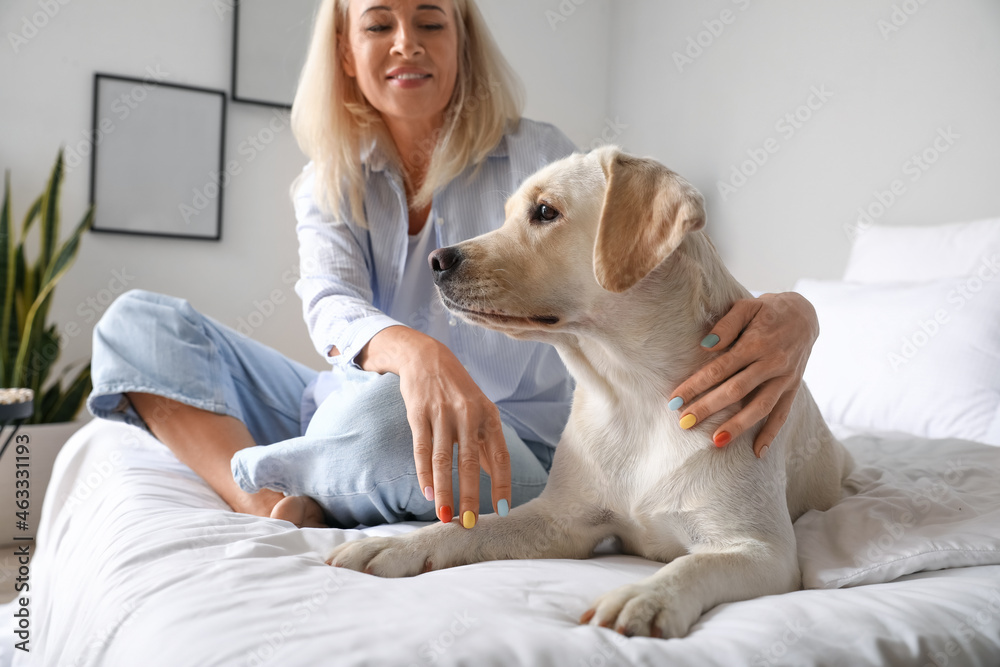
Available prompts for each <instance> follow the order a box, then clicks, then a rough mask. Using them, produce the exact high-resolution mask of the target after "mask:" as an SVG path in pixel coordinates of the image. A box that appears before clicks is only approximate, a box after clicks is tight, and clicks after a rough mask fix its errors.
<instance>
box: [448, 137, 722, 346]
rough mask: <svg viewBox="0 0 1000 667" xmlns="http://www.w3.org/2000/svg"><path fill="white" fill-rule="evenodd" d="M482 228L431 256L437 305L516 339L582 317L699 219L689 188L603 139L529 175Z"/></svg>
mask: <svg viewBox="0 0 1000 667" xmlns="http://www.w3.org/2000/svg"><path fill="white" fill-rule="evenodd" d="M505 210H506V216H507V217H506V221H505V222H504V224H503V226H502V227H501V228H500V229H498V230H496V231H494V232H491V233H489V234H484V235H482V236H478V237H476V238H474V239H470V240H468V241H465V242H463V243H460V244H458V245H455V246H450V247H447V248H441V249H439V250H436V251H435V252H433V253H431V255H430V257H429V261H430V264H431V269H432V271H433V274H434V281H435V283H436V284H437V286H438V289H439V290H440V292H441V296H442V299H443V301H444V304H445V305H446V306H447V307H448V308H449V309H450V310H452V311H453V312H455V313H458V314H459V315H461V316H462V317H464V318H465V319H467V320H469V321H471V322H474V323H476V324H480V325H483V326H486V327H489V328H491V329H497V330H499V331H503V332H505V333H508V334H510V335H513V336H516V337H529V338H531V337H535V336H533V335H532V334H533V333H535V334H538V333H543V332H551V331H558V330H560V329H562V328H564V327H567V326H572V325H573V324H574V323H579V322H583V321H586V320H587V319H588V318H589V317H590V315H591V314H592V313H594V312H596V310H595V309H596V308H599V307H600V305H601V304H602V303H604V302H606V300H607V299H608V298H610V297H613V295H615V294H620V293H622V292H626V291H628V290H630V289H632V288H633V287H635V286H636V285H637V284H638V283H639V282H641V281H642V280H643V278H645V277H646V276H648V275H649V274H650V273H651V272H652V271H653V270H654V269H655V268H656V267H657V266H659V265H660V263H662V262H663V261H664V260H665V259H666V258H667V257H669V256H670V254H671V253H673V252H674V250H676V249H677V247H678V246H679V245H680V244H681V241H683V239H684V236H685V235H686V234H687V233H688V232H691V231H694V230H697V229H700V228H701V227H702V226H704V224H705V212H704V204H703V200H702V197H701V195H700V194H699V193H698V191H697V190H695V188H694V187H693V186H691V185H690V184H689V183H688V182H687V181H685V180H684V179H682V178H681V177H680V176H678V175H677V174H676V173H674V172H672V171H670V170H669V169H667V168H666V167H664V166H663V165H662V164H660V163H658V162H656V161H655V160H651V159H646V158H637V157H633V156H630V155H626V154H625V153H622V152H621V151H620V150H619V149H618V148H616V147H613V146H607V147H603V148H599V149H597V150H594V151H591V152H590V153H587V154H581V153H575V154H573V155H571V156H569V157H567V158H565V159H563V160H560V161H558V162H554V163H552V164H550V165H548V166H547V167H545V168H543V169H541V170H540V171H539V172H537V173H536V174H534V175H533V176H531V177H529V178H528V179H527V180H526V181H525V182H524V184H522V185H521V187H520V188H519V189H518V191H517V192H516V193H514V195H513V196H511V197H510V199H509V200H508V201H507V204H506V207H505Z"/></svg>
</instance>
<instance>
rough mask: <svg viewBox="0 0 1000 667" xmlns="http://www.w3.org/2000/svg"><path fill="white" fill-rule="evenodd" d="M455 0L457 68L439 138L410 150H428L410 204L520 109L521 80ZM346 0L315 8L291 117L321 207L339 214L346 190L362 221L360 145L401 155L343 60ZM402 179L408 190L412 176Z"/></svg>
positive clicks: (461, 166) (473, 155) (472, 13)
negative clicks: (310, 167)
mask: <svg viewBox="0 0 1000 667" xmlns="http://www.w3.org/2000/svg"><path fill="white" fill-rule="evenodd" d="M453 1H454V7H455V14H456V16H455V19H456V23H457V29H458V54H459V55H458V75H457V78H456V81H455V90H454V92H453V93H452V96H451V100H450V101H449V103H448V107H447V108H446V111H445V123H444V126H443V128H442V129H441V131H440V133H439V136H438V137H437V140H436V142H435V143H434V145H433V146H427V147H425V148H426V149H427V150H423V147H422V148H421V149H418V152H419V153H420V154H419V155H412V156H408V157H410V158H411V161H414V160H415V161H418V162H419V161H421V160H423V161H427V156H428V155H429V156H430V159H429V164H428V165H427V174H426V176H425V178H424V182H423V183H422V184H421V186H420V189H419V190H417V192H416V193H415V195H414V198H413V201H412V202H411V203H410V206H412V207H415V208H422V207H424V206H426V205H427V204H429V203H430V201H431V198H432V197H433V195H434V192H435V190H437V189H438V188H441V187H443V186H445V185H447V184H448V183H449V182H450V181H451V180H452V179H454V178H455V177H456V176H458V175H459V174H461V173H462V172H463V171H464V170H465V169H466V167H468V166H470V165H478V164H479V163H481V162H482V161H483V160H484V159H485V158H486V156H487V155H488V154H489V152H490V151H491V150H492V149H493V148H494V147H495V146H496V145H497V143H499V141H500V139H501V138H502V136H503V134H504V132H506V131H507V130H508V129H513V128H514V127H515V126H516V124H517V122H518V119H519V118H520V116H521V109H522V105H523V102H522V100H523V92H522V86H521V83H520V81H519V79H518V78H517V75H516V74H515V73H514V71H513V70H512V69H511V67H510V65H509V64H508V63H507V61H506V59H504V57H503V54H501V53H500V49H499V48H498V47H497V45H496V42H495V41H494V40H493V37H492V35H490V32H489V29H488V28H487V26H486V22H485V20H484V19H483V17H482V14H480V13H479V9H478V7H476V4H475V1H474V0H453ZM349 4H350V0H323V3H322V5H320V7H319V10H318V11H317V13H316V19H315V23H314V25H313V34H312V40H311V42H310V44H309V53H308V55H307V56H306V62H305V65H304V66H303V68H302V73H301V75H300V77H299V84H298V89H297V90H296V92H295V100H294V102H293V103H292V115H291V125H292V132H293V133H294V135H295V139H296V140H297V141H298V144H299V148H301V149H302V152H304V153H305V154H306V155H307V156H308V157H309V158H310V159H311V160H312V161H313V170H314V172H315V177H316V180H315V185H314V190H313V196H314V198H315V200H316V202H317V203H318V204H319V206H320V208H321V209H322V210H323V211H325V212H326V213H328V214H329V215H331V216H333V217H334V218H336V219H338V220H339V219H340V218H341V216H342V215H343V214H344V213H345V212H346V211H344V209H343V206H342V205H343V203H344V201H345V197H346V202H347V203H348V209H349V211H350V214H351V216H352V217H353V218H354V220H355V221H357V222H358V224H360V225H362V226H365V225H366V221H365V218H364V206H363V202H364V173H363V169H364V167H363V165H362V163H361V151H362V149H363V148H367V147H368V146H369V145H371V143H372V142H375V143H376V144H377V145H378V146H379V147H380V148H381V149H382V151H383V152H384V153H385V154H386V155H387V156H388V157H389V159H390V160H393V161H394V162H395V163H396V164H397V166H401V160H400V157H401V156H399V155H398V154H397V151H396V148H395V144H394V143H393V141H392V138H391V136H390V135H389V131H388V129H387V128H386V126H385V124H384V123H383V122H382V117H381V115H380V114H379V112H378V111H377V110H376V109H375V108H374V107H373V106H371V104H369V103H368V101H367V100H366V99H365V97H364V95H362V93H361V90H360V89H359V88H358V85H357V83H356V81H355V80H354V79H352V78H351V77H348V76H347V75H346V74H345V73H344V70H343V67H342V66H341V59H340V52H339V50H338V49H339V48H341V47H340V40H342V39H345V37H346V34H347V27H348V7H349ZM345 46H346V45H345ZM401 171H402V169H401ZM306 175H307V172H303V174H301V175H300V176H299V177H298V178H296V179H295V181H294V182H293V183H292V188H291V193H292V195H293V196H294V194H295V191H296V190H297V189H298V186H299V183H300V182H301V179H303V178H304V177H305V176H306ZM404 177H405V172H404ZM407 186H408V189H411V191H412V188H410V186H412V184H411V183H407Z"/></svg>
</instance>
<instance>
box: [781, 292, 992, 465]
mask: <svg viewBox="0 0 1000 667" xmlns="http://www.w3.org/2000/svg"><path fill="white" fill-rule="evenodd" d="M795 291H796V292H799V293H800V294H802V295H803V296H805V297H806V298H807V299H809V301H810V302H812V304H813V306H815V308H816V313H817V315H818V317H819V324H820V335H819V339H818V340H817V341H816V345H815V346H814V347H813V351H812V354H811V356H810V358H809V364H808V366H807V367H806V372H805V381H806V383H807V384H808V386H809V389H810V391H811V392H812V394H813V397H814V398H815V399H816V402H817V404H818V405H819V408H820V410H821V411H822V413H823V416H824V417H825V418H826V419H827V421H830V422H834V423H839V424H845V425H848V426H852V427H858V428H862V429H865V430H867V431H898V432H903V433H912V434H914V435H918V436H923V437H927V438H946V437H955V438H964V439H967V440H975V441H979V442H985V443H988V444H992V445H997V446H1000V275H998V276H997V277H996V278H994V279H992V280H982V279H980V278H978V277H966V278H951V279H947V280H938V281H933V282H929V283H882V284H874V285H865V284H860V283H847V282H838V281H819V280H800V281H799V282H798V283H796V286H795Z"/></svg>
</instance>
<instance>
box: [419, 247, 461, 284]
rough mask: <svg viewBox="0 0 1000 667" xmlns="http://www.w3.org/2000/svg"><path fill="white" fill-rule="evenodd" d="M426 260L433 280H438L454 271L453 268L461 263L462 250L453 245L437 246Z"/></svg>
mask: <svg viewBox="0 0 1000 667" xmlns="http://www.w3.org/2000/svg"><path fill="white" fill-rule="evenodd" d="M427 261H428V262H430V265H431V271H432V272H433V273H434V282H440V281H442V280H444V279H445V278H447V277H448V276H450V275H452V274H454V273H455V269H456V268H458V265H459V264H461V263H462V251H460V250H459V249H458V248H455V247H454V246H452V247H448V248H439V249H437V250H435V251H434V252H432V253H431V254H430V256H429V257H428V258H427Z"/></svg>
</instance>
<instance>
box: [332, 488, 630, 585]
mask: <svg viewBox="0 0 1000 667" xmlns="http://www.w3.org/2000/svg"><path fill="white" fill-rule="evenodd" d="M546 491H548V489H546ZM610 534H611V531H610V528H609V526H608V525H606V524H603V523H601V522H600V513H598V512H596V511H595V510H594V509H593V506H592V505H586V504H583V503H579V502H566V501H558V500H556V498H554V497H553V495H552V494H548V497H546V493H543V494H542V495H541V496H539V497H538V498H535V499H534V500H531V501H529V502H527V503H525V504H524V505H522V506H521V507H515V508H514V509H512V510H511V511H510V514H509V515H507V516H505V517H500V516H497V515H496V514H487V515H484V516H481V517H480V518H479V522H478V523H477V524H476V525H475V527H474V528H471V529H466V528H463V527H462V525H461V524H460V522H459V521H457V520H456V521H452V522H451V523H439V524H435V525H433V526H426V527H424V528H420V529H419V530H415V531H412V532H410V533H406V534H404V535H395V536H392V537H369V538H365V539H361V540H353V541H351V542H347V543H345V544H341V545H340V546H338V547H337V548H336V549H334V550H333V552H332V553H331V554H330V556H329V557H328V558H327V561H326V562H327V563H328V564H330V565H335V566H337V567H346V568H349V569H352V570H357V571H358V572H367V573H369V574H375V575H378V576H381V577H409V576H413V575H416V574H420V573H421V572H427V571H429V570H440V569H443V568H446V567H454V566H456V565H467V564H469V563H478V562H481V561H486V560H505V559H517V558H586V557H587V556H589V555H590V554H591V552H592V551H593V550H594V547H596V546H597V544H598V543H600V541H601V540H602V539H603V538H605V537H607V536H608V535H610Z"/></svg>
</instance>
